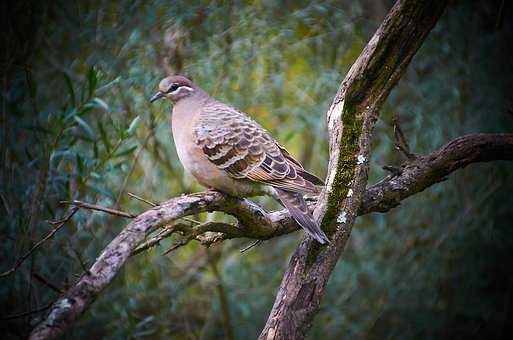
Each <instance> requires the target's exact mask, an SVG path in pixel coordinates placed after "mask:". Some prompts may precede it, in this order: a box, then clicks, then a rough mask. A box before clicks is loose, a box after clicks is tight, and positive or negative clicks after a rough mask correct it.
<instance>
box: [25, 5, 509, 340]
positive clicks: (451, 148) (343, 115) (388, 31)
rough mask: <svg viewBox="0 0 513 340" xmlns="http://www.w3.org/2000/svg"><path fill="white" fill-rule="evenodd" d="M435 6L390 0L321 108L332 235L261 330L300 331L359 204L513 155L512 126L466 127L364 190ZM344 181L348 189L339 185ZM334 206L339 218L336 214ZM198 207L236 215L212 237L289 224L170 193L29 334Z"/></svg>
mask: <svg viewBox="0 0 513 340" xmlns="http://www.w3.org/2000/svg"><path fill="white" fill-rule="evenodd" d="M444 7H445V1H420V2H419V1H409V0H406V1H398V2H397V4H396V5H395V6H394V8H393V9H392V10H391V12H390V14H389V15H388V16H387V18H386V19H385V21H384V23H383V25H382V26H381V27H380V28H379V30H378V31H377V33H376V34H375V35H374V37H373V38H372V39H371V41H370V42H369V44H368V45H367V47H366V48H365V50H364V51H363V53H362V55H361V56H360V58H359V59H358V60H357V61H356V63H355V64H354V65H353V67H352V68H351V70H350V72H349V74H348V76H347V77H346V79H345V80H344V82H343V83H342V84H341V87H340V89H339V92H338V94H337V96H336V98H335V100H334V102H333V105H332V107H331V109H330V111H329V112H328V122H329V129H330V165H329V169H330V170H329V176H328V184H327V189H326V191H325V192H324V194H323V195H321V197H320V199H319V204H318V208H317V210H316V214H317V216H319V217H323V227H324V228H325V230H326V231H327V232H328V233H329V234H330V235H331V236H332V237H333V242H332V244H331V245H330V246H329V247H324V248H320V247H319V246H318V245H317V244H316V243H314V242H312V241H311V240H310V239H308V238H307V239H306V240H305V241H303V242H302V243H301V244H300V246H299V247H298V249H297V251H296V253H295V254H294V255H293V257H292V259H291V262H290V265H289V268H288V269H287V272H286V274H285V278H284V280H283V282H282V285H281V288H280V292H279V293H278V297H277V300H276V302H275V305H274V307H273V311H272V313H271V314H270V317H269V320H268V323H267V325H266V328H265V329H264V332H263V334H262V338H265V339H273V338H302V337H303V336H304V334H305V332H306V331H307V330H308V328H309V325H310V323H311V321H312V319H313V316H314V315H315V314H316V312H317V310H318V306H319V303H320V298H321V297H322V294H323V290H324V287H325V284H326V282H327V279H328V277H329V274H330V272H331V270H332V269H333V267H334V265H335V263H336V261H337V260H338V258H339V257H340V254H341V252H342V251H343V248H344V245H345V243H346V241H347V239H348V237H349V233H350V230H351V226H352V224H353V222H354V219H355V217H356V216H357V215H358V214H365V213H369V212H372V211H387V210H389V209H391V208H393V207H395V206H397V205H398V204H399V202H400V201H401V200H403V199H405V198H407V197H409V196H411V195H413V194H415V193H417V192H420V191H422V190H424V189H425V188H426V187H428V186H430V185H432V184H435V183H438V182H439V181H441V180H442V179H444V178H445V177H446V176H447V175H448V174H450V173H451V172H453V171H455V170H456V169H458V168H461V167H464V166H466V165H468V164H470V163H473V162H485V161H493V160H498V159H513V135H510V134H508V135H471V136H465V137H461V138H459V139H457V140H455V141H453V142H451V143H449V144H447V145H445V146H444V147H442V148H440V149H439V150H437V151H435V152H433V153H432V154H430V155H427V156H420V157H417V158H415V159H412V160H408V161H407V162H405V163H404V164H403V165H402V166H401V168H400V171H399V172H398V173H397V174H396V175H393V176H388V177H387V178H385V179H384V180H383V181H382V182H380V183H378V184H375V185H373V186H372V187H370V188H368V189H367V190H366V191H365V184H366V181H367V170H368V162H367V160H368V152H369V142H370V137H371V131H372V126H373V124H374V121H375V119H376V113H377V111H378V110H379V108H380V106H381V104H382V103H383V102H384V100H385V99H386V98H387V96H388V93H389V92H390V90H391V89H392V87H393V86H394V85H395V83H396V82H397V81H398V79H399V78H400V76H401V75H402V73H403V72H404V70H405V68H406V66H407V65H408V63H409V62H410V60H411V58H412V57H413V55H414V54H415V52H416V51H417V49H418V48H419V47H420V45H421V43H422V42H423V40H424V39H425V37H426V35H427V34H428V32H429V31H430V29H431V28H432V26H433V25H434V24H435V23H436V21H437V20H438V18H439V16H440V15H441V13H442V11H443V8H444ZM349 185H350V189H351V192H352V195H348V194H349ZM348 196H350V197H348ZM346 198H349V199H346ZM341 208H342V210H343V212H344V213H345V215H344V221H345V222H342V219H338V218H337V217H338V216H340V215H339V214H340V211H341ZM204 211H223V212H225V213H228V214H231V215H233V216H235V217H236V218H237V219H238V221H239V224H238V225H237V226H233V225H227V224H215V223H214V224H210V225H207V226H204V227H203V229H202V230H201V231H202V232H207V231H214V232H218V233H222V234H221V235H223V236H222V237H221V240H224V239H229V238H238V237H246V238H253V239H262V240H263V239H269V238H272V237H276V236H280V235H283V234H287V233H290V232H292V231H294V230H296V229H297V225H296V224H295V223H294V222H293V220H292V219H291V218H290V216H289V215H288V214H287V213H286V212H285V211H278V212H274V213H266V212H265V211H263V210H262V209H261V208H260V207H259V206H258V205H256V204H254V203H252V202H250V201H248V200H241V199H237V198H233V197H228V196H226V195H223V194H221V193H218V192H214V191H208V192H204V193H200V194H192V195H186V196H181V197H177V198H173V199H171V200H169V201H167V202H165V203H163V204H161V205H159V206H156V207H154V208H152V209H150V210H148V211H146V212H144V213H142V214H140V215H139V216H137V217H136V218H135V219H133V220H132V221H131V222H130V223H129V224H128V226H127V227H126V228H125V229H124V230H123V231H122V232H121V233H120V234H119V235H118V236H117V237H116V238H114V239H113V240H112V241H111V243H110V244H109V245H108V246H107V247H106V248H105V249H104V251H103V252H102V254H101V255H100V256H99V257H98V259H97V260H96V262H95V263H94V264H93V266H92V267H91V269H90V270H89V272H90V273H89V274H85V275H83V276H82V277H81V278H80V279H79V280H78V282H77V283H76V284H75V285H74V286H73V287H72V288H71V289H70V290H68V291H67V292H66V294H64V295H63V296H62V297H61V299H59V301H57V302H56V303H55V304H54V305H53V306H52V308H51V309H50V312H49V314H48V316H47V318H46V320H45V321H44V322H42V323H41V324H39V325H38V326H37V327H36V328H35V329H34V330H33V332H32V334H31V339H48V338H55V337H58V336H60V335H62V334H63V333H64V331H65V330H66V329H67V328H69V327H70V326H71V325H72V324H73V323H74V321H75V320H76V319H77V318H79V317H80V316H81V315H82V313H84V312H85V311H86V310H87V308H88V307H89V305H90V304H91V303H92V302H93V301H94V300H95V299H96V298H97V296H98V294H99V293H100V292H101V291H102V290H103V289H104V288H105V287H106V286H107V285H108V284H109V283H110V282H111V281H112V280H113V278H114V277H115V275H116V274H117V273H118V272H119V270H120V269H121V267H122V265H123V264H124V263H125V261H126V260H127V259H128V257H129V256H130V255H131V254H132V253H133V251H134V250H135V249H136V248H137V246H138V245H140V244H141V243H142V242H143V241H144V239H145V238H146V236H148V235H149V233H150V232H152V231H153V230H155V228H158V227H160V226H164V225H169V224H171V223H172V222H173V221H175V220H177V219H180V218H182V217H184V216H188V215H192V214H196V213H200V212H204ZM337 220H338V221H339V222H337ZM195 236H198V237H199V236H200V235H199V234H197V235H195ZM207 243H208V242H207Z"/></svg>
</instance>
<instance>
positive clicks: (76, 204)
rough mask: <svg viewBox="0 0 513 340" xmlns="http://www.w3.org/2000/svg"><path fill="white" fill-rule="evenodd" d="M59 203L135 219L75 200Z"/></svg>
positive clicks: (119, 212)
mask: <svg viewBox="0 0 513 340" xmlns="http://www.w3.org/2000/svg"><path fill="white" fill-rule="evenodd" d="M60 203H61V204H67V205H72V206H75V207H78V208H84V209H89V210H96V211H102V212H105V213H107V214H111V215H115V216H121V217H126V218H134V217H137V215H134V214H130V213H127V212H124V211H120V210H116V209H112V208H106V207H102V206H100V205H96V204H91V203H86V202H82V201H77V200H74V201H61V202H60Z"/></svg>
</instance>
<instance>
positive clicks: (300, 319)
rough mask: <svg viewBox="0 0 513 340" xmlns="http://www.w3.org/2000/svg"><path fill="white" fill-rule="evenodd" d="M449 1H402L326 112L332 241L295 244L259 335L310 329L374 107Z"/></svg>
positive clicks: (364, 155) (345, 223)
mask: <svg viewBox="0 0 513 340" xmlns="http://www.w3.org/2000/svg"><path fill="white" fill-rule="evenodd" d="M445 6H446V1H441V0H423V1H415V0H398V1H397V2H396V4H395V5H394V6H393V8H392V9H391V10H390V12H389V13H388V15H387V17H386V18H385V20H384V22H383V23H382V24H381V26H380V27H379V29H378V30H377V31H376V33H375V34H374V36H373V37H372V38H371V40H370V41H369V43H368V44H367V46H366V47H365V49H364V50H363V52H362V54H361V55H360V56H359V57H358V59H357V60H356V62H355V63H354V64H353V66H352V67H351V69H350V70H349V72H348V74H347V75H346V77H345V79H344V81H343V82H342V83H341V85H340V87H339V90H338V93H337V95H336V97H335V99H334V100H333V103H332V105H331V107H330V109H329V111H328V112H327V121H328V129H329V137H330V160H329V165H328V174H327V176H326V178H327V183H326V187H325V190H324V191H323V192H322V193H321V196H320V198H319V202H318V204H317V207H316V210H315V216H317V217H318V220H320V221H322V227H323V229H324V230H325V231H326V232H327V234H328V235H329V236H331V237H330V238H331V240H332V243H331V244H330V245H328V246H324V247H321V246H320V245H319V244H318V243H317V242H315V241H313V240H312V239H311V238H308V237H307V238H306V239H305V240H303V242H301V244H300V245H299V246H298V247H297V248H296V251H295V253H294V255H293V256H292V258H291V260H290V262H289V266H288V268H287V270H286V272H285V274H284V277H283V280H282V282H281V285H280V288H279V291H278V293H277V296H276V299H275V302H274V305H273V308H272V311H271V313H270V314H269V317H268V319H267V322H266V325H265V327H264V329H263V331H262V333H261V334H260V338H259V339H262V340H264V339H265V340H272V339H303V338H304V337H305V334H306V332H307V331H308V330H309V328H310V326H311V324H312V321H313V318H314V317H315V315H316V314H317V312H318V310H319V306H320V301H321V298H322V297H323V295H324V289H325V287H326V283H327V282H328V279H329V277H330V275H331V272H332V270H333V268H334V267H335V265H336V263H337V261H338V259H339V258H340V255H341V254H342V252H343V250H344V247H345V245H346V243H347V240H348V239H349V235H350V234H351V229H352V226H353V223H354V221H355V218H356V216H357V214H358V210H359V208H360V205H361V201H362V198H363V193H364V191H365V186H366V183H367V173H368V168H369V165H368V159H369V145H370V141H371V138H372V129H373V127H374V123H375V121H376V119H377V112H378V111H379V110H380V108H381V106H382V104H383V102H384V101H385V100H386V98H387V97H388V94H389V93H390V91H391V89H392V88H393V87H394V86H395V84H396V83H397V81H398V80H399V78H400V77H401V76H402V74H403V73H404V71H405V69H406V67H407V66H408V64H409V63H410V61H411V59H412V58H413V56H414V55H415V53H416V52H417V50H418V48H419V47H420V46H421V44H422V43H423V41H424V39H425V38H426V36H427V35H428V33H429V32H430V31H431V28H432V27H433V26H434V25H435V23H436V22H437V21H438V18H439V17H440V16H441V15H442V12H443V10H444V8H445Z"/></svg>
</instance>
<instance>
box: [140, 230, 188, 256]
mask: <svg viewBox="0 0 513 340" xmlns="http://www.w3.org/2000/svg"><path fill="white" fill-rule="evenodd" d="M178 230H179V229H178V228H177V225H174V226H172V227H166V228H164V229H163V230H162V231H161V232H160V233H158V234H157V235H156V236H155V237H152V238H150V239H149V240H148V241H146V242H144V243H143V244H141V245H140V246H139V247H137V248H136V249H135V250H134V251H133V252H132V254H130V256H134V255H137V254H140V253H142V252H143V251H145V250H148V249H151V248H153V247H155V246H158V245H159V243H160V241H162V240H163V239H165V238H168V237H170V236H171V235H172V234H173V233H175V232H176V231H178Z"/></svg>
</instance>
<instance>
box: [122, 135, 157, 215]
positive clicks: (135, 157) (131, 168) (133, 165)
mask: <svg viewBox="0 0 513 340" xmlns="http://www.w3.org/2000/svg"><path fill="white" fill-rule="evenodd" d="M152 134H153V130H150V132H149V133H148V134H147V135H146V138H144V141H143V142H142V144H141V145H140V146H139V149H138V150H137V152H136V154H135V156H134V160H133V161H132V165H131V166H130V170H128V173H127V174H126V176H125V179H124V180H123V184H122V185H121V189H120V190H119V193H118V197H117V198H116V204H115V206H116V207H118V206H119V201H120V200H121V196H122V195H123V193H124V192H125V189H126V186H127V185H128V180H129V178H130V176H131V175H132V173H133V172H134V169H135V165H136V164H137V161H138V159H139V156H140V155H141V152H142V150H143V149H144V146H145V145H146V143H148V140H149V139H150V137H151V135H152Z"/></svg>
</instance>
